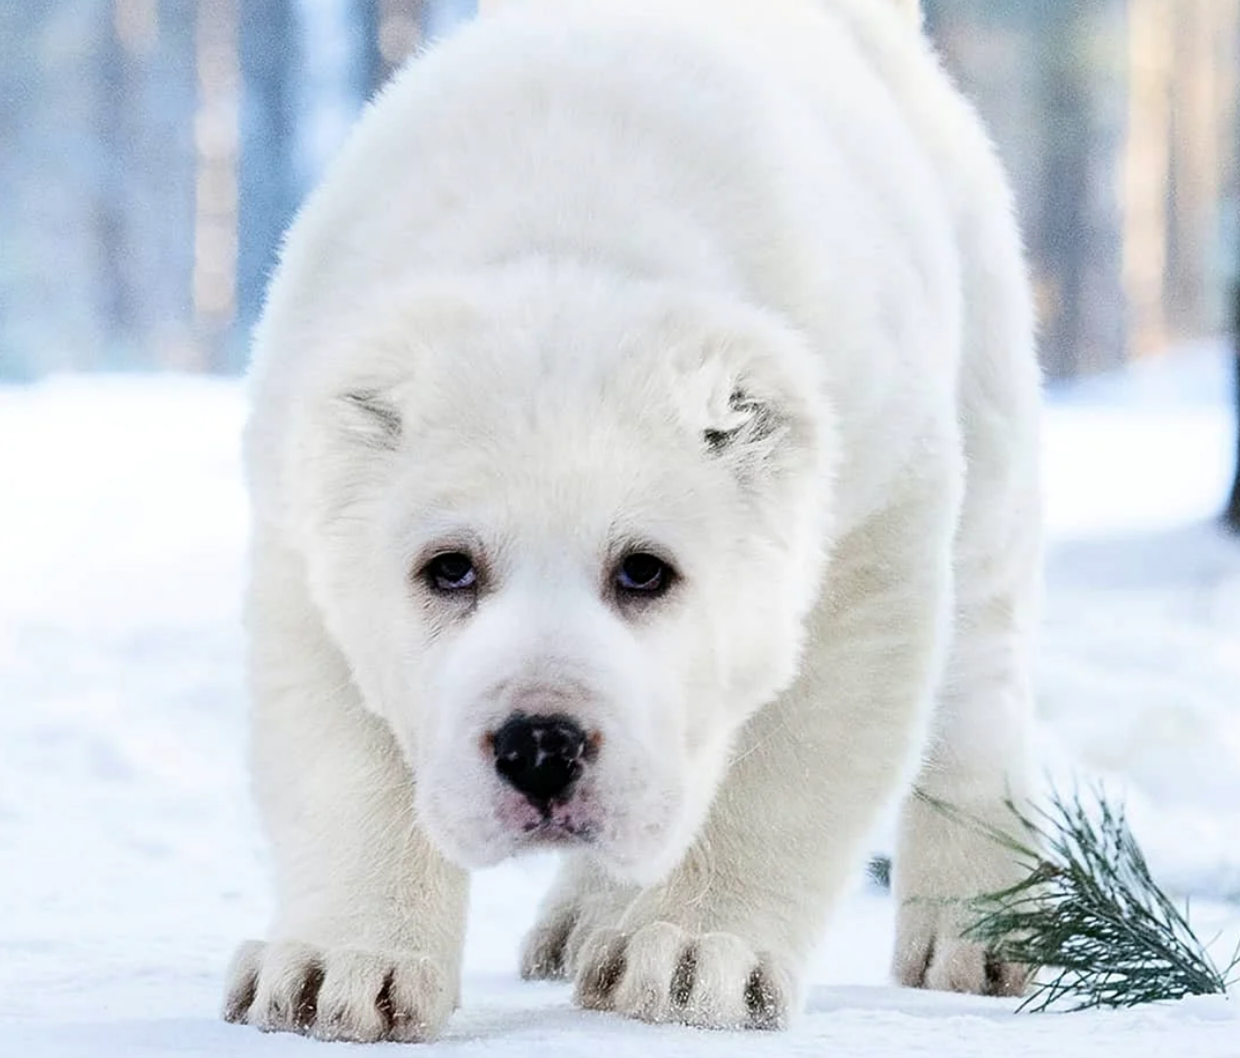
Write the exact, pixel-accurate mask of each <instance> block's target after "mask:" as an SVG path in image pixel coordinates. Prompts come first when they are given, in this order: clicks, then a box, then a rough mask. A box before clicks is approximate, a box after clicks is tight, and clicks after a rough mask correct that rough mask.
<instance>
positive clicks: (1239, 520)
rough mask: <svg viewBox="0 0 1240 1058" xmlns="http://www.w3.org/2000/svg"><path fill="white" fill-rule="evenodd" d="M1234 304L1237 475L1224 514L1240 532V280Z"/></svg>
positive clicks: (1236, 287)
mask: <svg viewBox="0 0 1240 1058" xmlns="http://www.w3.org/2000/svg"><path fill="white" fill-rule="evenodd" d="M1232 301H1233V306H1232V342H1233V346H1232V353H1233V355H1234V357H1235V365H1234V367H1235V398H1236V418H1235V423H1236V471H1235V473H1236V476H1235V480H1234V481H1233V482H1232V486H1231V499H1230V500H1228V502H1227V511H1226V513H1225V515H1224V517H1225V520H1226V522H1227V525H1228V527H1229V528H1230V529H1231V530H1232V532H1235V533H1240V282H1237V283H1236V285H1235V288H1234V291H1233V298H1232Z"/></svg>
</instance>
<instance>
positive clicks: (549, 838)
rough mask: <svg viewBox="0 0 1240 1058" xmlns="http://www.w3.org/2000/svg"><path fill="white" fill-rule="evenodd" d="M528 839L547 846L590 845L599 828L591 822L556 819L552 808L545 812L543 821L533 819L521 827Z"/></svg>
mask: <svg viewBox="0 0 1240 1058" xmlns="http://www.w3.org/2000/svg"><path fill="white" fill-rule="evenodd" d="M521 831H522V833H523V834H525V835H526V837H527V838H529V839H531V840H533V841H537V842H540V843H545V844H557V845H558V844H564V843H569V842H580V843H586V844H588V843H590V842H592V841H593V840H594V838H595V835H596V834H597V832H598V828H597V827H596V826H595V825H594V824H593V823H592V822H589V821H583V822H577V821H575V820H571V819H556V818H554V816H553V814H552V809H551V808H550V807H548V808H546V809H544V810H543V816H542V818H541V819H533V820H530V821H529V822H527V823H525V824H524V825H523V826H522V827H521Z"/></svg>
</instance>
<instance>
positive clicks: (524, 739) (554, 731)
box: [494, 713, 586, 807]
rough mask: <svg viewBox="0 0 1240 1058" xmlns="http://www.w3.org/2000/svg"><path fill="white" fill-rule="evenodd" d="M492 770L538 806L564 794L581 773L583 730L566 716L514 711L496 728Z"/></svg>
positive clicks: (583, 746)
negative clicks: (531, 714)
mask: <svg viewBox="0 0 1240 1058" xmlns="http://www.w3.org/2000/svg"><path fill="white" fill-rule="evenodd" d="M494 747H495V770H496V771H498V772H499V773H500V775H502V776H503V777H504V779H505V781H506V782H507V783H508V784H509V785H510V786H512V787H513V788H514V789H516V790H519V791H520V792H521V793H523V794H525V796H526V797H528V798H529V799H530V801H531V802H533V803H534V804H537V805H539V806H540V807H542V806H546V805H547V804H548V803H549V802H551V801H555V800H562V799H564V798H566V797H567V796H568V794H569V791H571V790H572V788H573V784H574V783H576V782H577V780H578V779H579V778H580V777H581V772H582V770H583V767H584V763H583V759H582V758H583V757H584V756H585V753H586V733H585V732H584V731H582V730H581V728H580V727H579V726H578V725H577V724H576V723H574V722H573V721H572V720H570V719H569V718H568V717H566V716H526V715H525V714H524V713H515V714H514V715H513V716H511V717H509V718H508V720H507V721H506V722H505V723H504V726H503V727H501V728H500V729H499V730H498V731H496V732H495V742H494Z"/></svg>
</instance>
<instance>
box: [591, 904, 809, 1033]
mask: <svg viewBox="0 0 1240 1058" xmlns="http://www.w3.org/2000/svg"><path fill="white" fill-rule="evenodd" d="M793 994H794V982H793V979H792V974H791V973H790V972H788V971H787V970H786V969H785V968H784V967H783V966H782V965H781V964H780V963H779V961H778V960H776V959H774V958H772V957H770V956H768V955H765V954H763V953H760V952H759V951H757V950H755V948H753V947H752V946H751V945H750V944H748V943H747V942H746V941H744V940H743V939H741V938H740V937H738V936H736V935H735V934H732V933H701V934H692V933H688V932H686V931H685V930H683V929H681V928H680V927H679V926H676V925H673V924H672V923H670V922H653V923H651V924H649V925H646V926H643V927H641V928H640V929H637V930H635V931H633V932H622V931H621V930H617V929H601V930H598V931H596V932H595V933H594V934H593V935H592V936H591V937H590V938H589V940H587V941H586V943H585V946H584V947H583V949H582V951H581V954H580V957H579V960H578V968H577V981H576V994H575V999H576V1001H577V1003H578V1004H580V1005H581V1006H583V1007H585V1008H587V1009H589V1010H606V1011H611V1012H613V1013H616V1014H623V1015H625V1016H626V1017H631V1018H638V1019H640V1020H642V1021H652V1022H679V1023H681V1024H684V1025H693V1026H696V1027H698V1028H707V1029H777V1028H783V1027H785V1026H786V1025H787V1022H788V1017H789V1013H790V1010H791V1007H792V1001H793V999H792V997H793Z"/></svg>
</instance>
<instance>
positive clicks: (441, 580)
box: [422, 551, 478, 592]
mask: <svg viewBox="0 0 1240 1058" xmlns="http://www.w3.org/2000/svg"><path fill="white" fill-rule="evenodd" d="M422 575H423V576H424V577H425V578H426V581H427V583H428V584H429V585H430V586H431V587H432V588H434V589H435V590H436V591H442V592H451V591H468V590H469V589H470V588H472V587H474V585H476V584H477V583H478V571H477V570H476V569H475V568H474V560H473V559H472V558H470V557H469V556H468V555H466V554H464V553H463V552H460V551H448V552H445V553H444V554H442V555H436V556H435V557H434V558H432V559H431V560H430V561H429V562H428V563H427V564H426V568H425V569H423V571H422Z"/></svg>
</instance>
